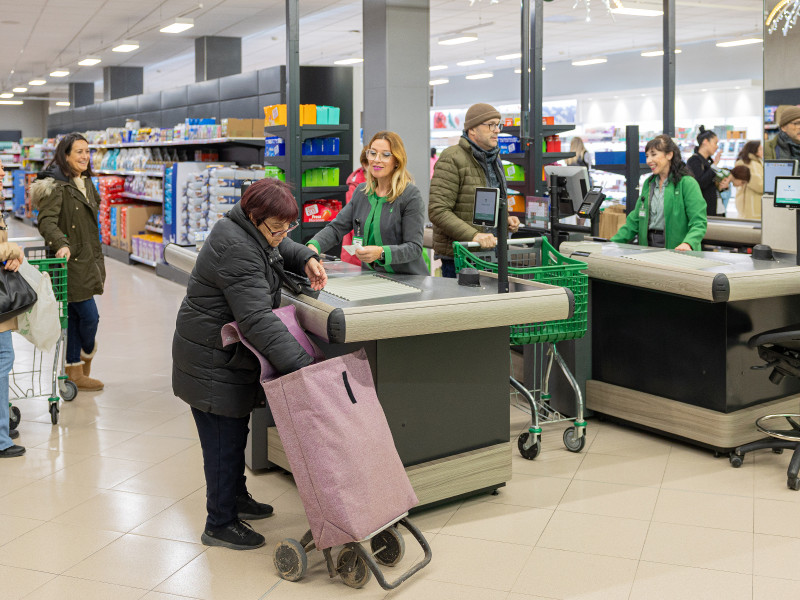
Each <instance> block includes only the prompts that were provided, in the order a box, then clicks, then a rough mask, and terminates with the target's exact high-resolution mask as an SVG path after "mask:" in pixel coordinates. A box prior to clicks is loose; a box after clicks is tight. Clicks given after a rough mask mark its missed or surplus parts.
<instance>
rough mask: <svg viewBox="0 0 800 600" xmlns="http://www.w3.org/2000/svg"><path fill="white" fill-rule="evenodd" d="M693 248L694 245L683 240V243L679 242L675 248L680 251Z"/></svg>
mask: <svg viewBox="0 0 800 600" xmlns="http://www.w3.org/2000/svg"><path fill="white" fill-rule="evenodd" d="M691 249H692V247H691V246H690V245H689V244H687V243H686V242H683V243H682V244H678V245H677V246H676V247H675V250H678V251H679V252H686V251H687V250H691Z"/></svg>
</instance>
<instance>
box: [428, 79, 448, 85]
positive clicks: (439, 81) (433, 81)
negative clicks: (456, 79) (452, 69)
mask: <svg viewBox="0 0 800 600" xmlns="http://www.w3.org/2000/svg"><path fill="white" fill-rule="evenodd" d="M443 83H450V80H449V79H431V80H430V81H429V82H428V84H429V85H442V84H443Z"/></svg>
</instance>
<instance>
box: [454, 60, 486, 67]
mask: <svg viewBox="0 0 800 600" xmlns="http://www.w3.org/2000/svg"><path fill="white" fill-rule="evenodd" d="M485 62H486V61H485V60H483V59H482V58H475V59H472V60H462V61H461V62H457V63H456V64H457V65H458V66H459V67H471V66H472V65H482V64H483V63H485Z"/></svg>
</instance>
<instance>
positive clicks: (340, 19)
mask: <svg viewBox="0 0 800 600" xmlns="http://www.w3.org/2000/svg"><path fill="white" fill-rule="evenodd" d="M400 1H402V0H400ZM299 2H300V3H299V6H300V17H301V21H300V40H301V42H300V60H301V63H302V64H318V65H319V64H322V65H329V64H332V63H333V61H334V60H337V59H340V58H346V57H350V56H359V57H360V56H362V49H361V28H362V0H299ZM623 2H624V4H625V6H637V7H644V8H660V7H661V6H662V2H661V0H639V1H638V2H637V1H634V0H623ZM4 3H5V4H9V3H10V0H4ZM576 4H577V6H576ZM587 4H590V5H591V21H590V22H587V21H586V15H587V11H586V5H587ZM284 6H285V3H284V0H202V2H199V1H198V0H168V1H167V0H135V1H131V0H24V2H22V1H20V2H17V3H15V6H14V7H13V9H10V8H4V9H3V10H2V13H0V40H2V43H3V49H4V51H3V52H2V53H0V91H10V89H11V87H15V86H18V85H26V84H27V82H28V80H30V79H33V78H35V77H44V78H46V79H47V80H48V84H47V85H45V86H42V87H40V88H30V89H29V92H28V94H27V95H31V94H42V93H49V94H51V97H53V98H55V97H59V98H64V97H66V95H67V85H66V83H67V82H68V81H93V82H96V83H98V84H99V85H98V87H101V86H102V69H101V67H103V66H116V65H119V66H144V67H146V70H145V73H146V75H145V78H146V80H145V88H146V89H147V90H148V91H152V90H153V89H154V86H153V84H157V86H156V88H155V89H162V88H166V87H171V86H174V85H178V84H181V83H186V82H187V81H193V80H194V58H193V56H194V38H196V37H199V36H204V35H209V36H214V35H219V36H235V37H241V38H243V51H244V56H243V66H244V68H245V70H250V69H252V68H263V67H268V66H273V65H277V64H283V62H284V51H285V42H284V33H285V32H284V14H283V11H284ZM573 7H575V8H573ZM544 12H545V25H544V38H545V39H544V60H545V62H555V61H560V60H566V59H571V58H581V57H588V56H593V55H603V54H613V53H618V52H626V51H631V50H641V49H649V48H658V47H660V45H661V39H662V30H661V27H662V25H661V19H660V18H652V17H650V18H648V17H630V16H617V17H615V18H612V17H611V16H610V15H609V14H608V13H606V11H605V9H604V7H603V1H602V0H553V1H552V2H546V3H545V6H544ZM762 14H763V7H762V2H761V0H677V44H678V47H680V45H681V44H691V43H693V42H699V41H707V40H721V39H727V38H736V37H740V36H753V35H757V36H759V37H760V36H761V19H762ZM174 17H190V18H193V19H194V22H195V27H194V28H193V29H190V30H188V31H186V32H184V33H182V34H177V35H169V34H163V33H159V31H158V30H159V28H160V27H162V26H163V25H165V24H167V23H168V22H169V21H170V20H171V19H172V18H174ZM430 31H431V46H430V61H431V64H447V65H448V66H449V69H448V70H447V71H446V72H442V74H448V75H450V74H459V73H462V74H463V73H464V72H467V71H470V70H472V71H477V70H485V69H492V68H500V67H508V66H509V63H508V62H507V61H497V60H496V58H495V57H496V56H499V55H502V54H509V53H513V52H518V51H519V49H520V45H521V43H520V2H519V0H496V1H495V2H494V3H493V2H492V0H474V2H473V4H472V5H470V0H430ZM459 31H469V32H475V33H477V34H478V36H479V40H478V41H477V42H474V43H471V44H466V45H461V46H440V45H438V44H437V43H436V41H437V39H438V38H439V37H440V36H443V35H447V34H450V33H454V32H459ZM126 39H134V40H137V41H138V42H139V43H140V45H141V47H140V49H139V50H137V51H135V52H131V53H128V54H119V53H115V52H111V51H110V48H111V47H112V46H114V45H116V44H117V43H119V42H121V41H122V40H126ZM88 55H96V56H98V57H100V58H102V60H103V62H102V63H101V64H100V65H98V66H97V67H80V66H78V65H77V62H78V61H79V60H81V59H83V58H85V57H86V56H88ZM476 57H479V58H485V59H486V60H487V63H486V64H485V65H481V66H476V67H456V66H455V63H456V62H457V61H461V60H464V59H465V58H476ZM162 66H163V67H164V68H163V69H162V68H161V67H162ZM56 68H64V69H68V70H70V71H71V74H70V76H69V77H66V78H63V79H54V78H51V77H49V76H48V74H49V73H50V72H51V71H53V70H55V69H56ZM709 68H713V65H709ZM159 72H161V73H164V74H165V75H164V76H163V77H160V78H159V77H158V75H157V73H159ZM148 77H154V78H156V79H158V81H153V82H150V83H148V81H147V78H148ZM21 96H23V97H24V96H25V94H23V95H21Z"/></svg>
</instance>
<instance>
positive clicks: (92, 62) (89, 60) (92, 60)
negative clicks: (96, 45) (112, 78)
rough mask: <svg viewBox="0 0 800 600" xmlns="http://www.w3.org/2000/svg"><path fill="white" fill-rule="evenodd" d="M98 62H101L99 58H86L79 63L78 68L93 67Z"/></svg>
mask: <svg viewBox="0 0 800 600" xmlns="http://www.w3.org/2000/svg"><path fill="white" fill-rule="evenodd" d="M99 62H101V60H100V59H99V58H97V57H96V56H87V57H86V58H84V59H83V60H82V61H80V62H79V63H78V64H79V65H80V66H82V67H93V66H94V65H96V64H98V63H99Z"/></svg>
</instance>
